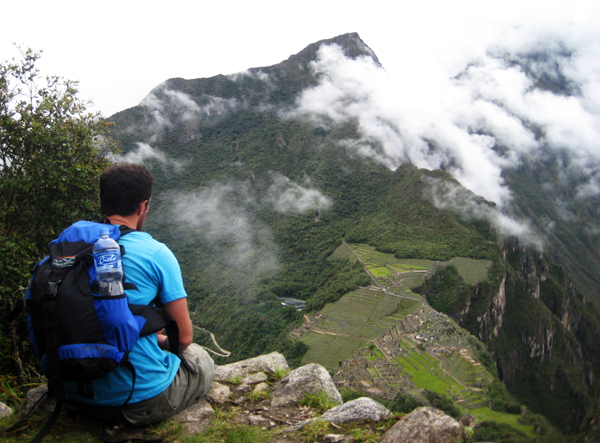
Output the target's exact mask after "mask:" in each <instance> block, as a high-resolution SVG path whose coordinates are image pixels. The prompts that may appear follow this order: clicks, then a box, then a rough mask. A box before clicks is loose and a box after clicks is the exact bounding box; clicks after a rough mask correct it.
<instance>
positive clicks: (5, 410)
mask: <svg viewBox="0 0 600 443" xmlns="http://www.w3.org/2000/svg"><path fill="white" fill-rule="evenodd" d="M12 413H13V410H12V408H9V407H8V406H6V405H5V404H4V403H2V402H1V401H0V418H2V417H6V416H7V415H10V414H12Z"/></svg>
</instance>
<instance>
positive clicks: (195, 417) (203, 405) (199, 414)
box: [173, 398, 215, 423]
mask: <svg viewBox="0 0 600 443" xmlns="http://www.w3.org/2000/svg"><path fill="white" fill-rule="evenodd" d="M214 413H215V411H214V409H213V408H212V406H211V405H210V403H209V402H207V401H206V399H205V398H202V399H200V400H199V401H197V402H196V403H194V404H193V405H190V406H188V407H187V408H185V409H184V410H183V411H180V412H178V413H177V414H175V415H174V416H173V418H174V419H175V420H177V421H178V422H180V423H191V422H195V421H200V420H201V419H203V418H204V417H206V416H208V415H212V414H214Z"/></svg>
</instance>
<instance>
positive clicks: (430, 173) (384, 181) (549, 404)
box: [111, 34, 600, 433]
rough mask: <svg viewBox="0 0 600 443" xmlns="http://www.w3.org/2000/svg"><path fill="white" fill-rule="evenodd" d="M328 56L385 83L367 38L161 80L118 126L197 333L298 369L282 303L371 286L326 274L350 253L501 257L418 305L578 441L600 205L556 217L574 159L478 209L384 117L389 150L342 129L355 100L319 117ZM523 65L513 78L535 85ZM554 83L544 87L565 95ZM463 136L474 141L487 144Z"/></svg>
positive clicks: (453, 277)
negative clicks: (468, 338) (174, 262)
mask: <svg viewBox="0 0 600 443" xmlns="http://www.w3.org/2000/svg"><path fill="white" fill-rule="evenodd" d="M328 56H329V57H331V58H332V59H333V60H335V61H337V62H338V64H342V63H348V64H351V63H357V64H359V65H360V66H361V67H363V68H364V69H368V70H378V69H381V66H380V65H379V62H378V61H377V58H376V57H375V55H374V53H373V51H372V50H371V49H370V48H368V47H367V46H366V45H365V44H364V43H363V42H362V41H361V40H360V38H359V37H358V35H356V34H347V35H344V36H340V37H337V38H334V39H331V40H327V41H323V42H318V43H315V44H312V45H310V46H308V47H307V48H306V49H305V50H304V51H302V52H300V53H299V54H296V55H294V56H292V57H290V58H289V59H288V60H286V61H284V62H282V63H281V64H279V65H275V66H272V67H266V68H253V69H250V70H248V71H246V72H243V73H239V74H235V75H230V76H217V77H213V78H209V79H197V80H184V79H171V80H168V81H166V82H165V83H163V84H162V85H160V86H158V87H157V88H155V90H153V91H152V92H151V93H150V94H149V96H148V97H147V98H146V99H145V100H144V101H143V102H142V103H141V104H140V105H139V106H137V107H135V108H131V109H128V110H125V111H123V112H120V113H118V114H116V115H114V116H113V117H112V118H111V120H112V121H114V122H115V126H114V127H113V129H112V131H111V132H112V135H113V137H114V138H115V139H116V140H117V141H118V142H119V144H120V146H121V148H122V149H123V151H124V156H123V157H121V159H124V160H126V161H143V162H144V164H146V165H147V166H148V167H150V168H152V172H153V174H154V175H155V177H156V182H155V186H156V188H155V192H154V196H153V199H152V206H151V214H150V216H149V221H148V224H147V229H148V231H150V232H151V233H152V234H153V235H154V236H155V237H156V238H158V239H159V240H161V241H164V242H165V243H167V244H168V245H169V246H170V247H171V248H172V249H173V250H174V252H175V254H176V255H177V257H178V258H179V260H180V263H181V266H182V269H183V275H184V278H185V284H186V288H187V290H188V293H189V301H190V306H191V307H192V309H193V311H194V314H193V319H194V322H195V324H197V325H198V326H201V327H204V328H207V329H209V330H211V331H213V332H214V333H215V334H216V335H217V337H218V339H219V342H220V344H221V345H222V346H223V347H224V348H226V349H229V350H231V351H232V357H231V358H232V359H235V360H238V359H243V358H247V357H252V356H255V355H258V354H261V353H264V352H268V351H272V350H278V351H280V352H282V353H284V354H285V355H286V357H287V358H288V360H289V361H290V363H292V364H294V363H295V364H298V363H299V361H300V359H301V358H302V356H303V355H304V353H305V351H306V345H304V344H303V343H301V342H299V341H294V340H293V339H292V338H290V334H289V333H290V331H291V330H292V329H293V328H294V327H295V326H297V325H298V324H299V323H300V322H301V321H302V316H303V312H302V311H301V312H297V311H296V310H295V309H294V308H293V307H290V306H288V307H282V305H281V302H280V301H279V300H277V298H278V297H288V298H295V299H301V300H305V301H306V309H307V310H308V311H312V310H318V309H321V308H323V307H324V306H325V305H326V303H331V302H334V301H336V300H337V299H339V298H340V297H341V296H342V295H344V294H345V293H347V292H349V291H352V290H355V289H357V288H359V287H360V286H365V285H368V284H369V278H368V276H367V275H366V274H365V272H364V270H363V268H362V267H361V266H360V265H359V264H357V263H355V262H352V261H347V260H327V258H328V257H329V256H330V255H331V254H332V253H333V252H334V251H335V250H336V248H337V247H338V246H339V245H340V244H341V243H342V241H343V240H345V241H347V242H351V243H363V244H369V245H371V246H374V247H376V248H377V250H378V251H381V252H386V253H390V254H393V255H394V256H396V257H398V258H418V259H428V260H432V261H447V260H450V259H452V258H454V257H469V258H476V259H485V260H490V261H491V262H493V265H492V266H491V269H490V271H489V276H488V278H487V279H486V280H484V281H482V282H478V283H476V284H470V283H466V282H465V281H464V279H463V278H462V277H460V275H458V274H457V273H456V272H453V268H452V267H447V268H445V269H444V270H443V271H440V272H438V274H436V275H435V276H433V277H432V278H431V279H430V280H428V281H427V282H426V283H425V284H424V285H423V286H422V287H421V288H420V289H419V291H420V292H421V293H422V294H423V295H424V296H425V297H426V298H427V299H428V300H429V301H430V304H431V306H432V307H434V308H435V309H438V310H440V311H441V312H444V313H447V314H448V315H450V316H452V317H453V318H454V319H455V320H456V321H457V322H458V323H459V324H460V325H461V326H463V327H464V328H466V329H467V330H468V331H470V332H471V333H472V334H473V335H475V336H476V337H477V338H479V339H480V340H482V341H483V342H484V343H485V344H486V345H487V346H488V347H489V350H490V352H491V355H492V356H493V360H494V362H495V365H494V364H492V366H495V367H496V368H497V372H498V375H499V377H500V378H501V380H502V381H503V382H504V383H505V384H506V386H507V387H508V388H509V390H510V391H511V392H512V394H513V395H514V396H515V397H516V398H517V399H518V400H519V401H520V402H522V403H524V404H526V405H528V406H530V407H531V408H532V409H534V410H536V411H539V412H542V413H544V414H546V416H547V417H548V418H549V419H550V420H551V421H552V422H553V423H554V424H555V425H557V426H559V427H560V428H561V429H562V430H563V431H565V432H567V433H576V432H577V431H578V429H579V425H580V423H581V422H582V421H583V420H584V416H585V413H586V410H588V409H589V408H590V407H591V406H592V405H593V404H594V402H595V400H596V399H597V398H598V382H597V381H596V380H598V377H599V376H600V361H598V359H597V357H595V355H597V352H596V347H597V345H596V344H595V343H596V340H595V338H597V337H598V331H599V327H600V326H599V325H600V317H599V316H598V313H597V310H596V308H595V307H594V304H595V303H598V301H599V300H600V295H599V293H598V283H599V280H598V276H597V273H595V272H594V268H595V267H597V265H599V264H600V257H599V256H598V248H597V247H594V246H595V245H597V243H596V242H597V240H594V239H597V237H594V236H593V234H592V231H591V230H590V229H589V227H590V226H595V227H596V229H597V227H598V214H596V213H595V212H594V210H593V207H592V206H590V205H586V204H584V203H583V202H581V203H577V205H579V206H577V205H575V206H574V207H571V208H570V209H569V210H570V211H571V212H572V213H575V212H576V214H577V216H578V217H573V219H572V223H568V220H567V219H566V218H565V217H562V218H561V216H559V214H558V209H557V208H558V206H556V204H555V203H552V202H556V200H557V199H559V200H560V201H562V202H566V201H569V199H572V197H573V196H574V195H575V189H576V185H578V184H581V183H580V182H578V181H577V178H576V177H571V179H570V180H571V181H570V182H564V181H562V182H561V181H560V180H559V179H560V178H561V177H562V175H561V171H559V170H558V166H557V165H558V164H559V163H560V162H561V161H562V162H565V161H566V158H562V159H561V158H559V157H556V156H554V157H552V156H549V157H547V158H544V160H543V162H542V160H541V157H538V158H533V157H531V158H528V159H527V160H526V161H525V160H523V161H522V162H521V163H520V166H519V167H517V168H512V169H510V170H507V172H506V173H505V174H504V176H503V180H504V182H505V184H506V185H507V186H508V189H510V192H511V193H513V194H512V195H513V201H514V204H513V205H512V206H507V205H506V204H501V203H499V202H494V201H491V200H490V199H486V198H484V197H481V196H479V195H478V194H482V195H486V194H489V193H490V190H489V189H486V188H485V187H479V188H477V189H475V191H473V190H469V189H467V188H465V187H463V186H462V184H461V183H460V182H459V181H458V180H457V178H456V177H457V176H460V174H457V173H456V171H457V170H459V168H458V166H457V165H458V164H459V163H460V159H456V158H455V159H450V158H446V159H445V160H443V161H440V162H439V168H425V167H423V164H424V162H423V161H421V162H419V161H417V160H416V157H414V155H415V154H414V153H413V154H403V155H400V154H398V153H395V152H392V151H391V150H390V149H391V148H390V145H393V143H396V144H399V145H402V143H405V144H406V143H408V142H407V140H406V139H402V138H397V137H396V136H397V134H391V133H390V127H389V126H388V123H389V122H386V121H385V119H384V118H380V117H374V118H373V120H374V121H375V122H374V124H373V125H374V126H373V127H375V126H376V127H378V128H379V129H380V132H381V133H383V134H384V137H382V138H376V137H375V136H373V133H367V130H366V129H365V127H364V126H363V122H362V120H361V119H362V118H363V117H364V116H362V115H360V114H359V113H358V112H359V111H356V112H357V113H356V114H351V113H350V114H349V115H348V113H349V110H356V109H358V108H360V106H361V102H360V100H362V98H361V97H362V96H360V94H359V92H357V93H356V95H355V96H352V95H350V96H347V97H346V96H342V97H341V98H340V100H339V102H336V103H335V105H336V106H339V108H336V107H335V106H334V105H333V104H330V106H329V107H327V108H326V110H322V109H321V110H319V105H322V106H325V105H326V103H321V102H320V101H319V100H321V99H322V98H323V97H325V96H327V94H330V95H335V94H339V93H340V90H341V89H343V87H344V83H343V80H344V79H341V80H339V79H338V80H339V81H340V83H336V79H337V78H336V77H335V75H334V74H332V72H330V71H327V70H326V68H325V67H324V65H325V61H326V58H327V57H328ZM524 60H525V59H519V60H511V61H510V62H511V63H512V64H511V66H513V67H514V66H518V65H519V63H520V64H521V66H523V68H522V70H523V72H525V73H526V74H527V73H528V72H530V70H531V67H530V66H529V65H527V63H525V61H526V60H525V61H524ZM352 66H354V65H352ZM472 69H476V67H473V68H472ZM528 70H529V71H528ZM377 72H379V71H377ZM470 75H472V72H470V71H466V72H465V73H464V74H463V76H462V80H461V77H458V78H457V80H456V81H464V79H465V78H468V77H469V76H470ZM551 80H552V78H551V77H550V80H544V81H541V80H539V79H538V82H537V84H536V86H535V87H536V88H542V89H544V88H545V89H544V90H545V91H548V90H551V89H552V88H554V89H556V88H559V85H558V86H557V85H555V84H554V83H552V82H551ZM351 84H352V85H354V90H357V91H358V90H360V89H361V87H362V86H361V85H360V84H354V83H351ZM325 85H327V86H328V89H327V88H325V89H319V88H322V87H323V88H324V86H325ZM346 86H347V85H346ZM336 88H337V89H336ZM561 93H563V94H566V93H567V92H561ZM357 96H359V97H358V98H357ZM311 100H312V101H311ZM308 101H310V106H309V104H308V103H307V102H308ZM307 109H312V111H311V112H309V111H307ZM342 116H343V118H342ZM400 126H402V125H400ZM530 126H531V127H533V129H532V130H533V131H537V134H538V136H539V137H541V136H542V131H543V128H541V127H538V128H535V127H534V126H535V125H534V124H533V123H532V124H531V125H530ZM371 129H372V127H371ZM404 129H405V131H407V132H410V131H411V128H409V127H408V126H407V127H405V128H404ZM396 130H397V131H398V134H402V127H399V128H397V129H396ZM469 130H470V131H471V134H470V135H469V136H470V137H471V139H472V140H480V139H484V138H485V137H488V139H489V138H490V137H492V135H490V134H486V133H485V132H484V129H483V128H477V127H472V128H470V129H469ZM409 138H410V137H409ZM488 139H485V140H488ZM499 140H500V139H499ZM414 142H415V143H416V144H417V145H419V149H421V151H420V153H421V154H420V155H422V156H430V157H431V158H433V157H435V156H439V157H440V158H441V157H448V155H447V154H448V153H447V149H446V148H447V147H446V146H444V145H443V143H442V138H436V135H435V133H432V134H431V137H430V138H429V139H427V140H425V141H423V140H418V141H417V140H415V141H414ZM448 143H449V144H451V142H450V141H448ZM486 143H487V142H486ZM508 150H509V147H507V145H502V144H501V143H500V142H499V143H498V144H497V146H496V147H495V148H494V153H493V155H498V156H502V155H505V154H506V158H509V155H508ZM411 155H413V157H411ZM490 155H492V154H490ZM411 160H412V161H411ZM541 164H543V165H544V167H545V169H541V168H540V165H541ZM545 171H547V172H545ZM552 183H554V185H553V186H552ZM470 189H473V187H471V188H470ZM499 192H500V191H499ZM502 192H509V191H507V188H502V189H501V192H500V194H499V195H503V194H502ZM559 197H560V198H559ZM562 208H563V209H564V208H565V207H564V206H562ZM550 226H552V229H550ZM559 264H561V265H563V266H564V268H561V267H559ZM569 274H570V275H571V276H572V279H571V277H569ZM197 339H198V340H200V341H202V340H204V337H202V336H198V337H197ZM230 361H231V360H230Z"/></svg>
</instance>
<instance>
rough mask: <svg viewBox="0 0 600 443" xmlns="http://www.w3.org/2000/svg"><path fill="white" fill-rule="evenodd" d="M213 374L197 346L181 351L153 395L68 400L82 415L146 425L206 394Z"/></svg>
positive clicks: (203, 351) (193, 345) (206, 354)
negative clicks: (171, 374)
mask: <svg viewBox="0 0 600 443" xmlns="http://www.w3.org/2000/svg"><path fill="white" fill-rule="evenodd" d="M214 377H215V364H214V362H213V359H212V358H211V357H210V355H208V352H206V351H205V350H204V349H203V348H202V347H201V346H198V345H197V344H195V343H192V344H191V345H190V346H189V347H188V348H187V349H186V350H185V351H183V359H182V361H181V366H180V367H179V370H178V371H177V375H176V376H175V379H174V380H173V382H172V383H171V385H170V386H169V387H168V388H167V389H166V390H165V391H163V392H162V393H160V394H158V395H157V396H156V397H152V398H149V399H147V400H142V401H140V402H137V403H131V404H126V405H124V406H94V405H88V404H83V403H75V402H69V403H70V404H71V405H73V406H76V407H77V409H78V410H79V411H80V412H81V413H82V414H83V415H86V416H90V417H91V418H95V419H100V420H103V421H108V422H111V423H115V424H124V425H128V426H146V425H148V424H150V423H156V422H158V421H161V420H164V419H165V418H168V417H170V416H172V415H173V414H176V413H177V412H179V411H181V410H182V409H185V408H187V407H188V406H190V405H191V404H193V403H196V402H197V401H198V400H200V399H201V398H202V397H204V396H205V395H206V393H207V392H208V390H209V389H210V386H211V384H212V381H213V379H214Z"/></svg>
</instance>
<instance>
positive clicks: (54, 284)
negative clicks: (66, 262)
mask: <svg viewBox="0 0 600 443" xmlns="http://www.w3.org/2000/svg"><path fill="white" fill-rule="evenodd" d="M61 281H62V280H59V281H49V282H48V284H47V285H46V290H45V291H44V299H46V300H48V299H52V298H55V297H56V293H57V292H58V284H59V283H60V282H61Z"/></svg>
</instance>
